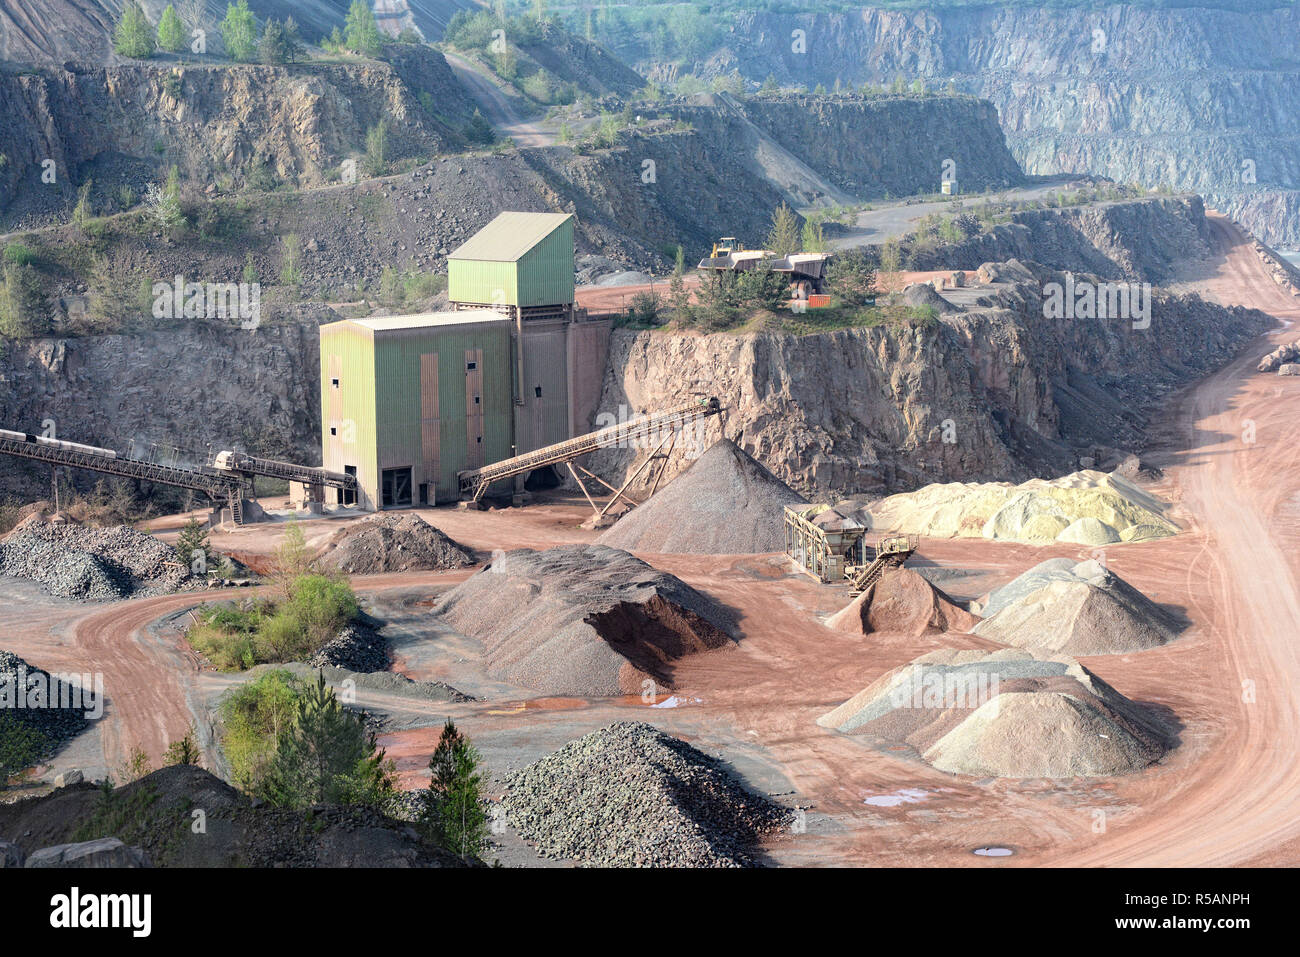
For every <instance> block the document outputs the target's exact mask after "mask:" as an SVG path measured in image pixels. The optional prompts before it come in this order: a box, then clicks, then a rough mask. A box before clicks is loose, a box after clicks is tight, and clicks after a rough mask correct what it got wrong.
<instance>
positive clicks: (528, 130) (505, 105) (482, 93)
mask: <svg viewBox="0 0 1300 957" xmlns="http://www.w3.org/2000/svg"><path fill="white" fill-rule="evenodd" d="M443 55H444V56H446V58H447V65H448V66H450V67H451V69H452V72H454V73H455V74H456V79H458V80H459V81H460V82H461V85H462V86H464V87H465V89H466V90H468V91H469V94H470V96H472V97H474V99H475V100H477V101H478V104H479V109H480V110H481V111H482V113H483V116H484V118H485V119H486V120H487V121H488V122H489V123H491V124H492V125H493V126H494V127H496V129H497V131H498V132H500V133H503V134H505V135H506V136H508V137H510V138H511V139H512V140H514V141H515V143H516V144H517V145H519V146H551V145H553V144H554V143H555V134H554V133H551V132H548V131H546V130H544V129H542V128H541V127H540V126H538V125H537V124H536V123H532V122H530V121H529V120H527V119H526V118H525V117H523V116H522V115H521V114H520V113H519V111H518V110H517V109H516V108H515V105H514V104H513V103H512V102H511V101H510V98H509V97H508V96H506V95H505V93H503V92H502V91H501V88H500V87H498V86H497V85H496V84H495V83H493V82H492V81H491V80H489V79H488V78H487V77H486V76H484V75H483V74H482V73H480V72H479V70H478V69H477V68H476V67H475V66H474V65H473V64H471V63H470V62H469V61H468V60H466V59H465V58H464V57H459V56H457V55H456V54H454V53H444V54H443Z"/></svg>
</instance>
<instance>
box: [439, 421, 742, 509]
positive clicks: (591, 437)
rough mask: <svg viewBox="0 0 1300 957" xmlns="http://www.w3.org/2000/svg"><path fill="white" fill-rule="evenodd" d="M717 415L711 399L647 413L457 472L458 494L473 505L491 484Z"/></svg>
mask: <svg viewBox="0 0 1300 957" xmlns="http://www.w3.org/2000/svg"><path fill="white" fill-rule="evenodd" d="M721 411H722V406H721V405H720V404H719V403H718V400H717V399H716V398H713V397H709V398H707V399H697V400H695V401H692V402H684V403H682V404H681V405H677V406H673V407H672V408H670V409H664V410H662V411H660V412H651V413H650V414H648V415H643V416H640V417H638V418H635V419H629V420H628V421H627V422H620V423H618V424H617V425H611V426H607V427H606V428H603V429H598V430H597V431H595V432H588V433H587V434H586V435H580V436H578V437H577V438H573V439H568V440H566V441H564V442H557V443H556V444H555V445H547V446H545V447H543V448H540V449H534V450H533V451H532V452H525V453H524V454H523V455H516V456H515V457H514V458H509V459H504V460H502V461H500V462H494V463H492V464H491V465H485V466H484V467H483V468H479V469H470V470H468V471H465V472H460V473H459V474H458V476H457V477H458V478H459V479H460V490H461V494H462V495H468V496H470V497H471V498H472V500H473V501H475V502H477V501H478V500H479V499H481V498H482V497H483V493H484V492H486V491H487V490H488V486H490V485H491V484H492V483H493V482H499V481H501V480H502V479H507V478H513V477H514V476H516V475H526V474H527V473H529V472H531V471H532V470H533V469H539V468H543V467H544V466H547V465H560V464H563V463H565V462H571V461H573V460H574V459H576V458H578V457H579V456H582V455H586V454H587V453H588V452H594V451H596V450H597V449H609V448H617V447H619V446H623V445H627V444H629V443H631V442H633V441H636V440H637V439H642V438H645V437H647V436H652V435H656V434H658V435H664V434H667V433H668V432H671V431H673V430H676V429H680V428H682V427H683V426H685V425H686V424H687V423H689V422H692V421H694V420H695V419H700V418H705V417H707V416H710V415H717V414H718V413H719V412H721Z"/></svg>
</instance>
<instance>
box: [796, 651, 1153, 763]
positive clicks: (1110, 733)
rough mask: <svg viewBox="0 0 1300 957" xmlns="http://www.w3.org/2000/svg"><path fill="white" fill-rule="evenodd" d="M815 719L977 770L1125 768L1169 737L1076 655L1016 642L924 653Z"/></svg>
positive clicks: (1149, 758) (1147, 759) (1146, 758)
mask: <svg viewBox="0 0 1300 957" xmlns="http://www.w3.org/2000/svg"><path fill="white" fill-rule="evenodd" d="M817 723H818V724H819V725H821V726H822V727H824V728H831V729H833V730H836V731H840V732H843V733H846V734H858V735H863V736H865V737H867V738H868V739H869V740H871V741H872V742H873V743H875V744H877V745H882V746H898V745H905V746H907V747H910V748H911V749H912V750H913V751H914V752H915V753H916V755H917V756H919V757H920V758H921V760H923V761H925V762H926V763H927V764H930V765H932V766H933V767H935V768H938V769H939V770H940V771H947V772H949V773H952V774H970V775H975V776H977V777H1006V778H1028V777H1045V778H1071V777H1108V776H1111V775H1116V774H1129V773H1132V772H1135V771H1139V770H1141V769H1142V768H1145V767H1147V766H1148V765H1150V764H1152V763H1154V762H1156V761H1158V760H1160V758H1161V757H1162V756H1163V755H1164V754H1165V752H1166V751H1167V750H1168V748H1169V747H1170V746H1171V745H1172V741H1173V735H1172V732H1171V731H1170V729H1169V728H1167V727H1166V726H1165V724H1164V723H1163V722H1162V721H1161V720H1160V718H1159V717H1157V716H1156V715H1154V714H1153V713H1151V712H1150V711H1149V710H1148V709H1147V708H1145V707H1143V706H1142V705H1139V704H1137V703H1135V702H1133V701H1130V700H1129V699H1128V698H1125V697H1124V696H1123V695H1121V694H1120V693H1119V692H1117V691H1116V690H1115V689H1114V688H1112V687H1111V686H1110V685H1108V684H1106V682H1104V681H1102V680H1101V679H1100V678H1098V677H1097V676H1096V675H1094V674H1093V673H1092V672H1091V671H1089V670H1088V669H1087V668H1084V667H1083V666H1082V665H1080V664H1079V663H1078V662H1077V661H1075V660H1074V659H1073V658H1070V657H1067V656H1064V655H1060V656H1048V655H1043V656H1037V655H1034V654H1032V653H1030V652H1028V651H1023V650H1021V649H1018V648H1006V649H1002V650H1000V651H995V652H992V653H988V652H983V651H956V650H953V649H944V650H941V651H935V652H931V653H930V654H927V655H922V656H921V657H919V658H917V659H915V660H914V661H912V662H910V663H909V664H906V665H903V666H902V667H900V668H895V669H894V670H892V671H889V672H887V673H886V674H884V675H882V676H881V677H880V678H879V679H877V680H876V681H874V682H872V683H871V684H870V685H868V686H867V687H866V688H864V689H863V690H862V691H860V692H858V693H857V694H856V695H854V696H853V697H852V698H850V699H849V700H848V701H846V702H844V704H842V705H840V706H839V707H838V708H835V709H834V710H833V711H830V712H828V713H827V714H824V715H822V716H821V717H820V718H818V719H817Z"/></svg>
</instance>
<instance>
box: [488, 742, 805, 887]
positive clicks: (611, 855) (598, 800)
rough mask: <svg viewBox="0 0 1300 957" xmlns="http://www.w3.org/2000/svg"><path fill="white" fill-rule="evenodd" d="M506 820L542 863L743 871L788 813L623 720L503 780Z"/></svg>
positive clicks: (719, 769) (711, 762)
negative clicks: (549, 860)
mask: <svg viewBox="0 0 1300 957" xmlns="http://www.w3.org/2000/svg"><path fill="white" fill-rule="evenodd" d="M502 783H503V785H504V786H505V788H506V795H505V797H504V799H503V800H502V802H501V803H502V805H503V807H504V808H505V811H506V819H507V821H508V822H509V823H510V824H511V825H512V826H513V827H514V828H516V829H517V830H518V832H519V834H520V835H521V836H522V837H523V838H524V839H526V840H528V841H530V842H532V843H533V844H535V845H536V847H537V850H538V852H539V853H540V854H542V855H543V856H544V857H551V858H562V859H569V860H574V861H578V862H579V863H582V864H589V865H595V866H602V867H750V866H754V863H755V861H754V858H753V856H752V855H753V852H754V850H755V847H756V845H757V843H758V841H759V839H760V837H761V836H762V835H764V834H770V833H773V832H776V831H779V830H781V829H782V828H783V827H785V826H787V825H788V824H789V821H790V819H791V816H792V812H791V811H790V810H789V809H788V808H784V807H781V806H780V805H778V804H775V803H773V802H772V801H769V800H768V799H767V798H765V797H762V796H760V795H756V794H754V793H752V792H750V791H748V790H747V789H746V788H745V787H744V786H743V785H742V784H741V783H740V782H739V781H737V780H736V779H735V778H734V777H732V775H731V774H730V772H728V771H727V769H726V768H725V767H724V766H723V765H722V764H721V762H719V761H717V760H715V759H714V758H711V757H709V756H708V755H707V754H704V753H702V752H700V751H698V750H696V749H695V748H693V747H691V746H690V745H689V744H687V743H686V742H684V741H680V740H678V739H677V738H674V737H671V736H669V735H667V734H664V733H663V732H662V731H659V730H658V729H656V728H654V727H652V726H651V725H648V724H644V723H641V722H628V721H623V722H619V723H618V724H612V725H610V726H609V727H607V728H602V729H600V730H599V731H593V732H591V733H590V734H588V735H586V736H584V737H582V738H579V739H578V740H576V741H570V742H569V743H568V744H566V745H565V746H564V747H562V748H560V749H559V750H558V751H555V752H553V753H552V754H548V755H547V756H546V757H543V758H541V759H540V760H539V761H537V762H536V763H534V764H532V765H530V766H529V767H527V768H524V769H523V770H520V771H516V772H513V773H511V774H508V775H506V776H505V777H504V779H503V781H502Z"/></svg>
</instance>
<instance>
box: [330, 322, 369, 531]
mask: <svg viewBox="0 0 1300 957" xmlns="http://www.w3.org/2000/svg"><path fill="white" fill-rule="evenodd" d="M320 342H321V350H320V351H321V410H322V414H321V456H322V457H321V462H322V464H323V465H324V467H325V468H327V469H329V470H330V471H333V472H344V471H347V469H348V467H349V466H351V467H353V468H355V469H356V474H357V485H358V504H360V505H361V506H362V507H364V508H373V507H374V502H376V501H377V500H378V494H379V471H378V468H377V465H376V446H375V360H374V343H373V340H372V338H371V335H370V332H369V331H368V330H366V329H363V328H361V327H359V326H355V325H352V324H351V323H347V322H336V323H329V324H328V325H324V326H321V329H320ZM334 379H338V380H339V385H338V387H337V389H336V388H335V386H334V384H333V380H334ZM331 430H333V432H331Z"/></svg>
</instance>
